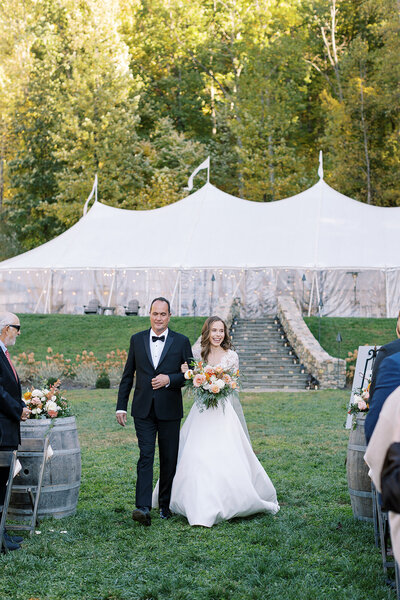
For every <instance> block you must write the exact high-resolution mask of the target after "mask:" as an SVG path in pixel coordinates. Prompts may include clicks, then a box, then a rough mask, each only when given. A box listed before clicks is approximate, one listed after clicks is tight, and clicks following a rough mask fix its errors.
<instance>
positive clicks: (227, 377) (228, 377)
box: [222, 373, 231, 383]
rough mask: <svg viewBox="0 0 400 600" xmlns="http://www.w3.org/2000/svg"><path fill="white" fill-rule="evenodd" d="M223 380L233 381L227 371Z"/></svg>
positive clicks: (226, 381)
mask: <svg viewBox="0 0 400 600" xmlns="http://www.w3.org/2000/svg"><path fill="white" fill-rule="evenodd" d="M222 379H223V381H225V383H230V381H231V376H230V375H228V373H225V375H224V376H223V378H222Z"/></svg>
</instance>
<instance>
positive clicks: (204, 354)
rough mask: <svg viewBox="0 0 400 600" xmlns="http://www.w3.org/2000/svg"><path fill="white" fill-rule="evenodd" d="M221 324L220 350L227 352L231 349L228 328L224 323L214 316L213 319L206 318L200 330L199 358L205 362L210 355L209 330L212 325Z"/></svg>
mask: <svg viewBox="0 0 400 600" xmlns="http://www.w3.org/2000/svg"><path fill="white" fill-rule="evenodd" d="M217 322H221V323H222V324H223V326H224V333H225V335H224V339H223V340H222V343H221V348H223V349H224V350H229V348H232V342H231V338H230V336H229V332H228V328H227V326H226V323H225V321H224V320H223V319H221V317H217V316H216V315H215V316H213V317H208V319H206V321H205V323H204V325H203V329H202V330H201V342H200V344H201V358H202V359H203V360H204V361H206V360H207V359H208V355H209V354H210V349H211V342H210V329H211V326H212V324H213V323H217Z"/></svg>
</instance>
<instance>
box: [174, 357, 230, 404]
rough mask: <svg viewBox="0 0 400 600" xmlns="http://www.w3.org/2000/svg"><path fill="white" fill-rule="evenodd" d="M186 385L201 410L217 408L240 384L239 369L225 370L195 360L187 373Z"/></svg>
mask: <svg viewBox="0 0 400 600" xmlns="http://www.w3.org/2000/svg"><path fill="white" fill-rule="evenodd" d="M185 379H186V386H187V387H188V388H189V389H190V391H191V393H192V394H193V396H194V399H195V401H196V404H197V406H198V407H199V409H200V411H203V410H204V409H207V408H216V407H217V406H218V404H219V403H221V404H222V405H224V403H225V400H226V398H227V396H229V394H231V393H232V391H233V390H236V389H237V387H238V385H239V369H237V370H236V371H228V370H224V369H222V368H221V367H212V366H211V365H205V364H204V363H203V361H201V360H200V361H193V362H192V363H191V368H190V369H189V370H188V371H186V373H185Z"/></svg>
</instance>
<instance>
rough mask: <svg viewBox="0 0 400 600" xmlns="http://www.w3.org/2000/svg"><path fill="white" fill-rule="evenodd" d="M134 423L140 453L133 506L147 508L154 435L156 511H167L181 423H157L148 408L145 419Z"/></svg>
mask: <svg viewBox="0 0 400 600" xmlns="http://www.w3.org/2000/svg"><path fill="white" fill-rule="evenodd" d="M134 422H135V429H136V436H137V439H138V444H139V451H140V455H139V460H138V464H137V480H136V506H137V507H140V508H144V507H148V508H149V509H150V508H151V497H152V493H153V464H154V452H155V446H156V437H157V435H158V450H159V456H160V485H159V496H158V503H159V506H160V508H168V507H169V502H170V499H171V488H172V481H173V479H174V475H175V470H176V461H177V459H178V447H179V430H180V423H181V420H180V419H177V420H173V421H163V420H160V419H158V418H157V416H156V413H155V410H154V405H153V404H152V407H151V410H150V413H149V414H148V416H147V417H146V418H144V419H142V418H139V417H134Z"/></svg>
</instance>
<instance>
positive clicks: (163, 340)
mask: <svg viewBox="0 0 400 600" xmlns="http://www.w3.org/2000/svg"><path fill="white" fill-rule="evenodd" d="M151 340H152V341H153V342H158V340H160V342H165V335H160V337H157V336H156V335H152V336H151Z"/></svg>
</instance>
